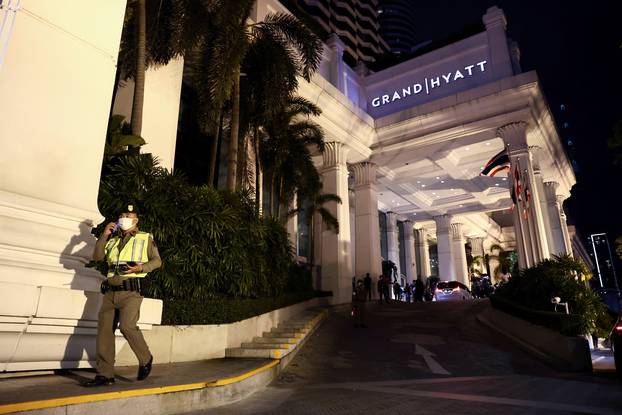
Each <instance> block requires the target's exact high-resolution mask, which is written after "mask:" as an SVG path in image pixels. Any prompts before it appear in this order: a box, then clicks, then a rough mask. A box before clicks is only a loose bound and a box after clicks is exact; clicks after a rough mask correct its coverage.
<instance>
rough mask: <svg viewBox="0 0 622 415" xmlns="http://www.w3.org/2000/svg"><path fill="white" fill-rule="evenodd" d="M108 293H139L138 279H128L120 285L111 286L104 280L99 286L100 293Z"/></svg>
mask: <svg viewBox="0 0 622 415" xmlns="http://www.w3.org/2000/svg"><path fill="white" fill-rule="evenodd" d="M108 291H136V292H138V293H140V279H139V278H128V279H126V280H123V283H122V284H121V285H112V284H110V282H108V281H107V280H106V281H104V282H102V284H101V292H102V293H103V294H106V293H107V292H108Z"/></svg>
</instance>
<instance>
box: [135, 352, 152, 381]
mask: <svg viewBox="0 0 622 415" xmlns="http://www.w3.org/2000/svg"><path fill="white" fill-rule="evenodd" d="M152 363H153V355H152V356H151V358H150V359H149V361H148V362H147V364H146V365H144V366H138V376H137V377H136V379H137V380H145V379H147V376H149V373H151V364H152Z"/></svg>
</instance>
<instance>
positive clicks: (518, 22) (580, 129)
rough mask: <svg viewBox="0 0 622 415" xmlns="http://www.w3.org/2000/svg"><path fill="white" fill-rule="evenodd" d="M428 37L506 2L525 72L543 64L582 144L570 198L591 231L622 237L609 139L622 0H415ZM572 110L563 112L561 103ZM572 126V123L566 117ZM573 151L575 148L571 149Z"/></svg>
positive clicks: (621, 94) (621, 90)
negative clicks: (608, 146)
mask: <svg viewBox="0 0 622 415" xmlns="http://www.w3.org/2000/svg"><path fill="white" fill-rule="evenodd" d="M412 4H413V7H414V9H415V19H416V31H417V34H418V38H419V40H420V41H425V40H432V41H440V40H442V39H445V38H448V37H451V35H452V34H455V33H457V32H460V31H461V30H462V29H463V28H465V27H466V26H472V25H473V24H474V23H478V22H481V18H482V16H483V15H484V13H485V12H486V9H487V8H488V7H491V6H494V5H496V6H499V7H500V8H502V9H503V11H504V12H505V15H506V18H507V21H508V29H507V30H508V35H509V37H511V38H512V39H514V40H515V41H517V42H518V44H519V48H520V50H521V66H522V69H523V71H530V70H536V71H537V72H538V75H539V77H540V81H541V83H542V85H543V88H544V92H545V94H546V97H547V99H548V102H549V105H550V107H551V109H552V110H553V113H554V115H555V117H556V121H557V125H558V128H559V131H560V134H561V135H562V138H563V141H566V140H568V139H569V138H570V139H571V140H572V141H573V143H574V146H575V151H574V154H575V157H574V158H575V159H576V162H577V164H578V167H579V171H578V172H577V173H576V174H577V184H576V185H575V187H574V189H573V191H572V197H571V198H570V199H569V200H567V201H566V203H565V207H566V211H567V212H568V213H569V214H570V216H571V218H570V219H569V220H570V221H571V222H574V223H575V224H576V225H577V227H578V230H579V232H580V233H581V235H582V236H583V237H586V236H588V235H589V234H590V233H597V232H606V233H607V234H608V236H609V239H610V241H613V239H615V237H616V236H618V235H622V209H621V202H622V195H621V193H622V183H621V181H622V169H621V168H614V167H612V161H611V160H612V158H611V155H610V151H609V150H608V148H607V139H608V138H609V137H610V136H611V134H612V128H613V125H614V124H615V122H616V121H617V120H619V119H622V99H621V98H622V49H620V48H619V46H620V44H622V1H609V2H598V1H591V2H579V3H575V2H571V1H549V0H541V1H533V0H528V1H518V0H513V1H512V0H506V1H503V0H497V1H492V0H471V1H467V0H460V1H449V0H435V1H419V0H413V1H412ZM561 104H564V105H565V106H566V111H563V112H562V111H560V105H561ZM564 122H567V123H568V124H569V127H568V128H566V129H564V128H563V123H564ZM570 153H571V154H572V153H573V152H572V151H570Z"/></svg>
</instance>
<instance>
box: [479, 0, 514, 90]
mask: <svg viewBox="0 0 622 415" xmlns="http://www.w3.org/2000/svg"><path fill="white" fill-rule="evenodd" d="M482 20H483V22H484V24H485V25H486V34H487V37H488V48H489V51H490V61H491V62H488V64H489V67H490V69H491V71H492V73H493V76H494V78H495V79H500V78H505V77H508V76H512V75H513V72H512V60H511V59H510V50H509V47H508V40H507V36H506V33H505V29H506V27H507V20H506V19H505V14H504V13H503V10H501V9H500V8H498V7H497V6H493V7H490V8H489V9H488V10H486V14H485V15H484V16H483V18H482Z"/></svg>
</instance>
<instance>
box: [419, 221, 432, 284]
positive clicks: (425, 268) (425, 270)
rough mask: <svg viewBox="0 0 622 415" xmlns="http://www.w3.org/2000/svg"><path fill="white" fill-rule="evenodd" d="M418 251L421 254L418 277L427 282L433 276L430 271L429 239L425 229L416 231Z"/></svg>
mask: <svg viewBox="0 0 622 415" xmlns="http://www.w3.org/2000/svg"><path fill="white" fill-rule="evenodd" d="M415 236H416V238H415V239H416V243H417V251H418V252H419V264H418V265H419V267H418V268H419V273H418V276H419V277H421V279H422V280H424V281H425V279H426V278H429V277H430V275H432V271H431V269H430V247H429V246H428V237H427V234H426V231H425V229H423V228H421V229H415Z"/></svg>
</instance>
